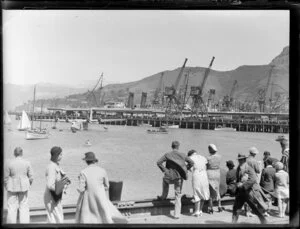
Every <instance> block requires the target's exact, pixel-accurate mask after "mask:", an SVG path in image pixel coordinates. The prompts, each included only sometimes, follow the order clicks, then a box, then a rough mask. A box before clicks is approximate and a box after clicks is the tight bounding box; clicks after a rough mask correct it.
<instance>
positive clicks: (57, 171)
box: [44, 146, 70, 223]
mask: <svg viewBox="0 0 300 229" xmlns="http://www.w3.org/2000/svg"><path fill="white" fill-rule="evenodd" d="M50 153H51V159H50V160H51V161H50V164H49V165H48V166H47V169H46V180H47V181H46V184H47V185H46V190H45V193H44V203H45V207H46V211H47V218H48V222H49V223H63V221H64V214H63V209H62V204H61V199H62V194H63V192H61V193H60V194H58V195H57V194H56V193H55V190H56V189H57V187H56V185H57V184H58V182H62V183H61V184H62V185H63V186H64V187H66V186H67V185H68V184H69V183H70V181H69V179H68V178H67V177H66V176H65V173H64V172H63V170H62V169H61V167H60V166H59V163H60V161H61V159H62V149H61V148H60V147H58V146H54V147H52V148H51V151H50Z"/></svg>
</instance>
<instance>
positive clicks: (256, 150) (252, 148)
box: [249, 147, 259, 155]
mask: <svg viewBox="0 0 300 229" xmlns="http://www.w3.org/2000/svg"><path fill="white" fill-rule="evenodd" d="M249 153H252V154H255V155H256V154H258V153H259V151H258V149H257V148H256V147H251V148H250V149H249Z"/></svg>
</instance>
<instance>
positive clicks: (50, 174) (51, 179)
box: [46, 166, 56, 191]
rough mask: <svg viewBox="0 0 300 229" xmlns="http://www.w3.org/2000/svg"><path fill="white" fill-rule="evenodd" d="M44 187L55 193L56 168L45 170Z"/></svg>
mask: <svg viewBox="0 0 300 229" xmlns="http://www.w3.org/2000/svg"><path fill="white" fill-rule="evenodd" d="M46 180H47V181H46V185H47V188H48V189H50V190H51V191H55V181H56V168H55V167H54V166H49V167H48V168H47V170H46Z"/></svg>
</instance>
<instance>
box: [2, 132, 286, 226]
mask: <svg viewBox="0 0 300 229" xmlns="http://www.w3.org/2000/svg"><path fill="white" fill-rule="evenodd" d="M276 141H278V142H280V144H281V147H282V157H281V159H280V160H279V159H276V158H273V157H271V155H270V152H268V151H265V152H264V158H263V165H264V168H263V169H261V167H262V166H260V164H259V162H258V161H257V160H256V158H255V157H256V155H257V154H258V153H259V151H258V150H257V148H255V147H251V148H250V149H249V155H248V156H246V155H245V154H242V153H239V154H238V156H237V161H238V167H237V169H235V168H234V167H235V165H234V163H233V161H232V160H230V161H227V162H226V166H227V167H228V172H227V174H226V184H225V186H224V184H223V182H222V181H221V169H220V167H221V158H222V157H221V155H220V154H219V153H218V149H217V146H216V145H214V144H209V146H208V152H209V156H207V157H204V156H202V155H200V154H199V153H197V152H196V150H193V149H192V150H189V152H188V153H187V154H184V153H182V152H180V151H179V146H180V143H179V142H178V141H173V142H172V144H171V148H172V150H171V151H170V152H168V153H165V154H164V155H163V156H162V157H161V158H160V159H159V160H158V161H157V165H158V167H159V168H160V170H161V171H162V172H163V174H164V176H163V178H162V194H161V195H160V196H158V197H157V199H158V200H164V199H167V196H168V192H169V185H172V184H173V185H174V189H175V211H174V218H175V219H179V218H180V215H181V197H182V185H183V182H184V180H187V179H188V177H189V175H188V173H189V172H190V173H191V178H192V188H193V200H192V201H193V203H194V205H195V210H194V213H193V214H192V215H193V216H197V217H198V216H201V215H202V214H203V205H204V202H205V201H208V205H209V207H208V213H209V214H213V213H214V209H213V202H214V201H216V202H217V204H218V212H222V211H224V210H225V209H224V207H222V205H221V198H222V197H223V196H224V195H225V194H228V195H230V196H234V197H235V202H234V205H233V209H232V210H233V215H232V222H233V223H236V222H237V220H238V217H239V215H240V213H241V211H242V208H243V207H244V209H245V213H246V215H247V216H252V213H254V214H256V215H257V216H258V217H259V219H260V221H261V223H266V222H267V220H266V217H268V216H269V212H268V210H269V206H270V203H271V202H272V201H273V203H272V204H274V205H278V217H284V216H285V212H286V209H287V205H288V201H289V174H288V171H289V145H288V139H286V138H285V137H284V136H279V137H278V138H277V139H276ZM50 155H51V158H50V162H49V164H48V166H47V168H46V173H45V176H46V188H45V192H44V204H45V208H46V211H47V219H48V222H49V223H63V222H64V214H63V208H62V197H63V194H64V193H65V190H66V189H67V187H68V185H69V184H70V183H71V180H70V179H69V178H68V176H67V175H66V174H65V172H64V171H63V170H62V168H61V167H60V165H59V163H60V161H61V159H62V149H61V147H58V146H54V147H52V148H51V150H50ZM14 156H15V158H14V159H13V160H12V161H10V163H8V165H7V166H6V168H5V174H4V185H5V188H6V190H7V193H8V194H7V210H8V214H7V223H17V212H18V211H19V215H20V217H19V221H20V223H29V222H30V216H29V205H28V191H29V189H30V186H31V185H32V182H33V170H32V167H31V164H30V162H28V161H27V160H25V159H23V157H22V156H23V150H22V148H20V147H17V148H15V150H14ZM83 160H84V161H85V162H86V164H87V167H86V168H85V169H83V170H82V171H81V172H80V174H79V177H78V182H79V185H78V188H77V190H78V193H79V197H78V202H77V205H76V206H77V209H76V216H75V223H128V221H127V219H126V217H125V216H123V215H122V214H121V213H120V212H119V210H118V209H117V208H116V207H115V206H114V205H113V204H112V202H111V201H110V200H109V194H108V189H109V180H108V176H107V173H106V171H105V169H103V168H101V167H100V166H98V165H97V162H98V159H97V158H96V156H95V154H94V153H93V152H87V153H85V157H84V158H83ZM226 185H227V187H226ZM224 187H225V189H226V190H225V191H224Z"/></svg>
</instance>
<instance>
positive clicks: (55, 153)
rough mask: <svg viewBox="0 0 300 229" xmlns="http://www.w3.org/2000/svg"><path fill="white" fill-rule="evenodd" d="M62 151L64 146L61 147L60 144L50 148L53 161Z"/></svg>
mask: <svg viewBox="0 0 300 229" xmlns="http://www.w3.org/2000/svg"><path fill="white" fill-rule="evenodd" d="M61 152H62V148H60V147H59V146H54V147H52V148H51V150H50V154H51V161H53V162H56V161H57V158H58V156H59V155H60V154H61Z"/></svg>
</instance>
